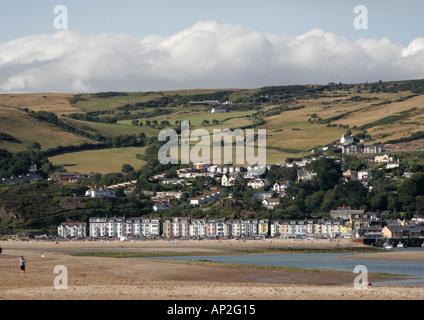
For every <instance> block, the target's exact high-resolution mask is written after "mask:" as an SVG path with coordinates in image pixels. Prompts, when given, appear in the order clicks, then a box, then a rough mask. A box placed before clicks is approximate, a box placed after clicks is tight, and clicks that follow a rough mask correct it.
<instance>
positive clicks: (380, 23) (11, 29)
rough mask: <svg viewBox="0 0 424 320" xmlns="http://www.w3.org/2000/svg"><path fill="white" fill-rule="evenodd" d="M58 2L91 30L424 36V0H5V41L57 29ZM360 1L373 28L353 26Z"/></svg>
mask: <svg viewBox="0 0 424 320" xmlns="http://www.w3.org/2000/svg"><path fill="white" fill-rule="evenodd" d="M57 5H65V6H66V7H67V8H68V10H69V28H70V29H72V30H75V31H79V32H81V33H90V34H92V33H94V34H98V33H101V32H106V33H118V32H121V33H128V34H132V35H136V36H138V37H140V38H142V37H145V36H147V35H150V34H160V35H171V34H173V33H175V32H178V31H180V30H183V29H185V28H188V27H190V26H192V25H193V24H194V23H196V22H197V21H202V20H215V21H217V22H219V23H231V24H241V25H243V26H245V27H247V28H250V29H254V30H258V31H262V32H268V33H274V34H287V35H290V36H297V35H300V34H303V33H305V32H307V31H309V30H311V29H313V28H321V29H324V30H325V31H328V32H334V33H337V34H338V35H340V36H344V37H346V38H348V39H349V40H352V41H354V40H356V39H357V38H360V37H367V38H375V39H380V38H383V37H388V38H389V39H390V40H392V41H394V42H399V43H401V44H402V45H405V46H406V45H408V44H409V42H410V41H412V40H413V39H414V38H416V37H419V36H424V34H423V32H424V19H423V12H424V2H423V1H421V0H404V1H398V0H397V1H393V0H367V1H362V2H361V1H359V0H321V1H318V0H296V1H285V0H215V1H205V0H179V1H176V0H155V1H138V0H120V1H116V0H37V1H34V0H14V1H2V2H1V3H0V30H1V32H0V43H1V42H5V41H9V40H13V39H15V38H19V37H23V36H27V35H33V34H38V33H54V32H55V31H56V30H55V29H54V28H53V23H52V21H53V19H54V14H53V8H54V7H55V6H57ZM357 5H365V6H367V8H368V10H369V28H368V30H356V29H354V28H353V19H354V17H355V15H354V13H353V8H354V7H355V6H357Z"/></svg>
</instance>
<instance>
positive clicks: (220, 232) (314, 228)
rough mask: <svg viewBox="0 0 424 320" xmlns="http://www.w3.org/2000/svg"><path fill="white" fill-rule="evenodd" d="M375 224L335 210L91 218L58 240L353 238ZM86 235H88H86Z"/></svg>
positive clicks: (66, 227) (359, 213) (360, 214)
mask: <svg viewBox="0 0 424 320" xmlns="http://www.w3.org/2000/svg"><path fill="white" fill-rule="evenodd" d="M376 221H377V216H376V215H375V214H373V213H364V211H363V210H351V209H350V208H338V209H337V210H332V211H331V213H330V218H329V219H305V220H269V219H217V218H215V219H209V218H205V219H192V218H190V217H169V218H127V219H126V218H123V217H103V218H99V217H97V218H90V219H89V225H88V226H87V223H78V222H72V223H62V224H61V225H60V226H59V227H58V235H59V237H61V238H85V237H86V236H89V237H90V238H122V237H142V238H155V237H161V236H163V237H165V238H193V237H195V238H231V237H249V238H252V237H267V236H270V237H284V238H299V237H318V238H336V237H356V236H359V235H360V232H361V231H360V230H364V229H367V228H370V227H371V224H372V223H373V222H376ZM87 232H88V234H87Z"/></svg>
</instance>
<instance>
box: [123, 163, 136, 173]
mask: <svg viewBox="0 0 424 320" xmlns="http://www.w3.org/2000/svg"><path fill="white" fill-rule="evenodd" d="M121 171H122V172H123V173H130V172H131V171H134V168H133V167H132V166H131V165H129V164H128V163H126V164H124V165H123V166H122V170H121Z"/></svg>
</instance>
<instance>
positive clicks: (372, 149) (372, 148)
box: [364, 144, 384, 153]
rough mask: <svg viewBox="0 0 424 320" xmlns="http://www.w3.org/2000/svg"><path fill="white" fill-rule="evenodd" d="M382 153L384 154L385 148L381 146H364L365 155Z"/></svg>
mask: <svg viewBox="0 0 424 320" xmlns="http://www.w3.org/2000/svg"><path fill="white" fill-rule="evenodd" d="M382 152H384V147H383V146H382V145H381V144H374V145H370V146H364V153H382Z"/></svg>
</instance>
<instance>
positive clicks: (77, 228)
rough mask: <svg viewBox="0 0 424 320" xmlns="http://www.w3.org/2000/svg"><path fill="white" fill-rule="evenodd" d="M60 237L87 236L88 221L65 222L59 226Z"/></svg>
mask: <svg viewBox="0 0 424 320" xmlns="http://www.w3.org/2000/svg"><path fill="white" fill-rule="evenodd" d="M57 234H58V236H59V237H60V238H65V239H66V238H81V239H82V238H85V237H86V236H87V223H85V222H64V223H61V224H60V225H59V227H58V228H57Z"/></svg>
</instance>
